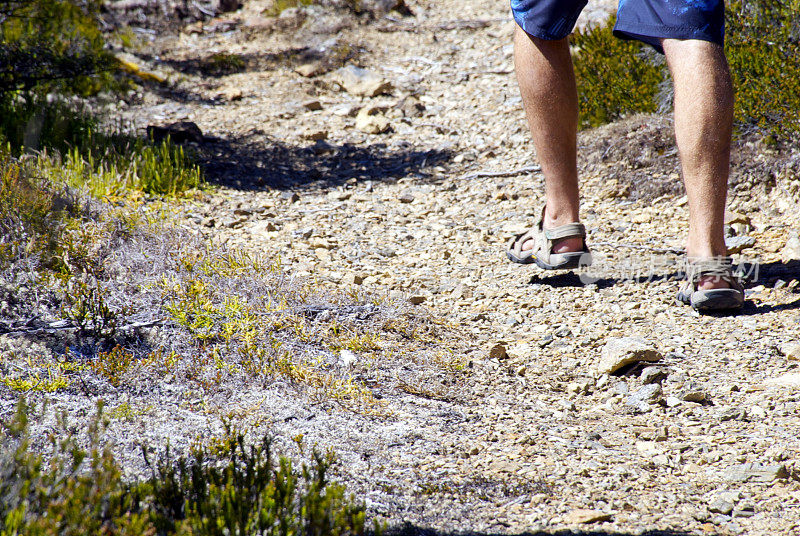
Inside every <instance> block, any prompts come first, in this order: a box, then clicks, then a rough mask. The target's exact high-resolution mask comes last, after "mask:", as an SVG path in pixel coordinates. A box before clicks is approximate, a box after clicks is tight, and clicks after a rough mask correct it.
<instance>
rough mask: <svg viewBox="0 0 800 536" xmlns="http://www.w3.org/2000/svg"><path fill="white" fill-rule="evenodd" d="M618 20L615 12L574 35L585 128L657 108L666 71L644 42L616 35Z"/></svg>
mask: <svg viewBox="0 0 800 536" xmlns="http://www.w3.org/2000/svg"><path fill="white" fill-rule="evenodd" d="M615 21H616V17H615V16H613V15H612V16H611V18H610V19H609V20H608V22H607V23H606V24H605V25H603V26H597V27H595V28H592V29H589V30H586V31H583V32H576V33H575V34H573V36H572V41H571V43H572V45H573V46H574V47H575V48H576V52H575V54H574V60H575V78H576V80H577V83H578V99H579V110H580V126H581V128H590V127H597V126H600V125H602V124H605V123H610V122H611V121H614V120H615V119H619V118H621V117H624V116H625V115H628V114H633V113H637V112H651V113H652V112H655V111H656V107H657V105H656V95H657V94H658V92H659V88H660V86H661V84H662V82H663V81H664V79H665V76H666V71H665V69H664V68H663V67H661V66H658V65H656V64H655V63H654V62H653V61H652V59H649V58H648V55H647V53H646V52H645V47H644V45H642V44H641V43H639V42H636V41H624V40H622V39H618V38H617V37H614V35H613V33H612V29H613V27H614V22H615ZM651 57H652V56H651Z"/></svg>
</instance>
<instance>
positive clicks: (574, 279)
mask: <svg viewBox="0 0 800 536" xmlns="http://www.w3.org/2000/svg"><path fill="white" fill-rule="evenodd" d="M679 276H680V274H679V273H678V272H677V271H674V272H670V273H665V274H655V275H652V276H641V277H597V276H594V275H591V274H576V273H574V272H564V273H560V274H553V275H539V274H535V275H533V276H532V277H531V280H530V281H529V284H531V285H547V286H549V287H553V288H577V287H585V286H588V285H596V286H597V288H599V289H604V288H610V287H613V286H616V285H619V284H621V283H637V284H643V283H647V282H652V281H662V280H669V281H673V280H676V279H678V278H679Z"/></svg>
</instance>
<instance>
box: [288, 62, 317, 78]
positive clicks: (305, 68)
mask: <svg viewBox="0 0 800 536" xmlns="http://www.w3.org/2000/svg"><path fill="white" fill-rule="evenodd" d="M322 71H323V67H322V64H321V63H318V62H314V63H304V64H302V65H299V66H298V67H296V68H295V70H294V72H296V73H297V74H299V75H300V76H304V77H306V78H312V77H314V76H317V75H319V74H321V73H322Z"/></svg>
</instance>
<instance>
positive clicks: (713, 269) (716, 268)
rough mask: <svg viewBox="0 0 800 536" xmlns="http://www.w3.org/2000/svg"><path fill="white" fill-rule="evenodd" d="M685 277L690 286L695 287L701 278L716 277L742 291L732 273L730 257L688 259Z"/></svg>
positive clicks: (737, 278) (736, 277) (739, 282)
mask: <svg viewBox="0 0 800 536" xmlns="http://www.w3.org/2000/svg"><path fill="white" fill-rule="evenodd" d="M686 277H687V279H688V280H689V282H690V283H691V284H692V285H696V284H697V283H698V282H699V281H700V279H701V278H703V277H717V278H719V279H721V280H722V281H725V282H726V283H728V284H729V285H731V288H734V289H737V290H742V289H743V287H742V283H741V281H740V279H739V277H738V276H737V275H736V274H734V273H733V259H732V258H731V257H711V258H707V259H688V260H687V263H686Z"/></svg>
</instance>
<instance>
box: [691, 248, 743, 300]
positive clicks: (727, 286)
mask: <svg viewBox="0 0 800 536" xmlns="http://www.w3.org/2000/svg"><path fill="white" fill-rule="evenodd" d="M701 285H702V286H701ZM678 300H679V301H681V302H683V303H685V304H687V305H691V306H692V307H693V308H694V309H695V310H697V311H699V312H701V313H702V312H707V313H714V312H722V311H735V310H738V309H741V308H742V305H744V288H743V287H742V284H741V281H740V280H739V278H738V277H737V276H736V275H735V274H734V273H733V265H732V262H731V258H730V257H721V256H716V257H707V258H696V257H695V258H692V257H689V258H688V259H687V263H686V284H685V285H684V286H683V288H682V289H681V290H680V292H678Z"/></svg>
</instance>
